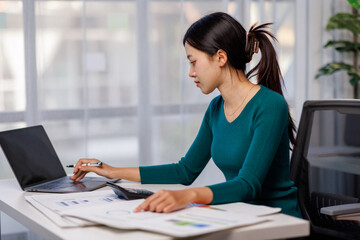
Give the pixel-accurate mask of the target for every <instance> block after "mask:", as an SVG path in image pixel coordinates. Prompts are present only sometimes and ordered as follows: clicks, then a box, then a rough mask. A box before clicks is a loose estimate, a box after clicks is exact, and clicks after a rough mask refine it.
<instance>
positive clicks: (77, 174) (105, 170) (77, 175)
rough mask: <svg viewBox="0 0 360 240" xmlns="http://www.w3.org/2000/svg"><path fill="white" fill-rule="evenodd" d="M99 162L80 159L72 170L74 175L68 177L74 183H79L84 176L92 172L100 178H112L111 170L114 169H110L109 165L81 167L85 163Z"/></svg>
mask: <svg viewBox="0 0 360 240" xmlns="http://www.w3.org/2000/svg"><path fill="white" fill-rule="evenodd" d="M96 162H100V161H99V160H97V159H89V158H82V159H80V160H79V161H78V162H77V163H76V165H75V168H74V175H73V176H71V177H70V179H72V180H73V181H75V182H78V181H80V180H81V179H82V178H84V177H85V175H86V174H87V173H88V172H94V173H96V174H98V175H100V176H103V177H107V178H113V177H112V176H111V173H112V170H113V169H114V167H111V166H110V165H107V164H105V163H102V165H101V166H83V164H86V163H96Z"/></svg>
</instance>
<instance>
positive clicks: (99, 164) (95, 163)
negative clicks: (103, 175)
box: [66, 162, 102, 168]
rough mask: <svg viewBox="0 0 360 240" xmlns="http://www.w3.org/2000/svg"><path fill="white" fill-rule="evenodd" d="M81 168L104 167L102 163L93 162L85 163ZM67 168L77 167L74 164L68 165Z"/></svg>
mask: <svg viewBox="0 0 360 240" xmlns="http://www.w3.org/2000/svg"><path fill="white" fill-rule="evenodd" d="M81 166H91V167H100V166H102V162H94V163H93V162H91V163H83V164H81ZM66 167H69V168H70V167H75V165H74V164H70V165H66Z"/></svg>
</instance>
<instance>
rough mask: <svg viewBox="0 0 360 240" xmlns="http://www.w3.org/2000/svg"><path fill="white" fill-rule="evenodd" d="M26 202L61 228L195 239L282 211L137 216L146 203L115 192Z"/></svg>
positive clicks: (198, 209) (242, 207)
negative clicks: (142, 232) (89, 227)
mask: <svg viewBox="0 0 360 240" xmlns="http://www.w3.org/2000/svg"><path fill="white" fill-rule="evenodd" d="M26 199H27V200H28V201H29V202H31V203H32V204H33V205H34V207H36V208H37V209H39V210H40V211H41V212H42V213H44V214H45V215H47V216H48V217H49V218H50V219H52V220H53V221H54V222H55V223H56V224H57V225H59V226H60V227H78V226H86V225H94V224H102V225H107V226H110V227H114V228H119V229H141V230H147V231H152V232H158V233H163V234H167V235H171V236H175V237H191V236H196V235H201V234H205V233H210V232H214V231H220V230H225V229H229V228H234V227H241V226H246V225H252V224H257V223H260V222H264V221H268V220H269V219H268V218H266V217H264V216H266V215H269V214H273V213H277V212H279V211H280V210H281V209H280V208H271V207H267V206H257V205H251V204H246V203H231V204H222V205H190V206H189V207H188V208H185V209H182V210H179V211H175V212H172V213H153V212H139V213H134V212H133V210H134V209H135V208H136V207H137V206H138V205H140V204H141V203H142V202H143V201H144V199H139V200H132V201H126V200H121V199H119V198H118V197H117V195H116V194H114V192H113V191H112V190H102V191H95V192H82V193H68V194H41V195H33V196H26ZM260 216H262V217H260Z"/></svg>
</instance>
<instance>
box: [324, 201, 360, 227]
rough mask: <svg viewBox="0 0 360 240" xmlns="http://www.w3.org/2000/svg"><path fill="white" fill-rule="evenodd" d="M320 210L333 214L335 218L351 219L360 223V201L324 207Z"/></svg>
mask: <svg viewBox="0 0 360 240" xmlns="http://www.w3.org/2000/svg"><path fill="white" fill-rule="evenodd" d="M320 212H321V213H322V214H326V215H329V216H332V217H333V218H334V219H335V220H351V221H358V222H359V223H360V203H349V204H341V205H335V206H329V207H323V208H321V209H320Z"/></svg>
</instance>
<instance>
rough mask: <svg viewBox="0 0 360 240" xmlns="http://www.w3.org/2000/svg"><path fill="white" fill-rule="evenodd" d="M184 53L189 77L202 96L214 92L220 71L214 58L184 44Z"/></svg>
mask: <svg viewBox="0 0 360 240" xmlns="http://www.w3.org/2000/svg"><path fill="white" fill-rule="evenodd" d="M185 52H186V55H187V58H188V59H189V61H190V71H189V76H190V77H192V78H194V83H195V84H196V86H197V87H199V88H200V90H201V92H203V93H204V94H209V93H211V92H212V91H214V90H215V89H216V88H217V87H218V85H219V77H220V73H221V69H220V67H219V64H218V61H216V58H215V57H210V56H209V55H208V54H206V53H204V52H202V51H200V50H198V49H196V48H194V47H192V46H190V45H189V44H188V43H185Z"/></svg>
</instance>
